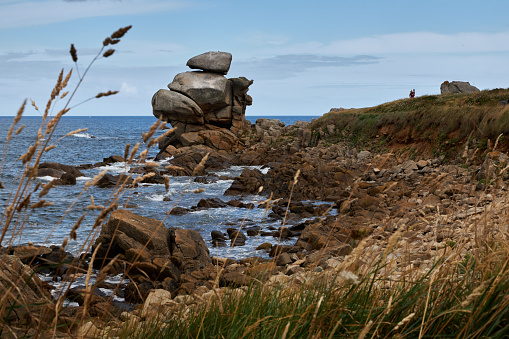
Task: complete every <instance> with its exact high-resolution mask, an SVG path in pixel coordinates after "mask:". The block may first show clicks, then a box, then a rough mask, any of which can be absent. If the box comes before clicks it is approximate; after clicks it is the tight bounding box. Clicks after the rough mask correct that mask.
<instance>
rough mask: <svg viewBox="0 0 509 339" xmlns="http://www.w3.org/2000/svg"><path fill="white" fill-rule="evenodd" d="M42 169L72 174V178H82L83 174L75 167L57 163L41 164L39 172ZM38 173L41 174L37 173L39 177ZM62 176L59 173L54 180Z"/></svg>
mask: <svg viewBox="0 0 509 339" xmlns="http://www.w3.org/2000/svg"><path fill="white" fill-rule="evenodd" d="M43 168H50V169H54V170H57V171H61V172H67V173H70V174H72V175H73V176H74V177H82V176H84V174H83V173H81V171H80V170H78V169H77V168H76V167H74V166H70V165H64V164H59V163H56V162H43V163H42V164H40V165H39V170H41V169H43ZM40 173H41V172H40V171H39V174H38V175H41V174H40ZM62 174H63V173H61V174H60V175H58V176H56V178H60V176H61V175H62ZM52 176H53V175H52Z"/></svg>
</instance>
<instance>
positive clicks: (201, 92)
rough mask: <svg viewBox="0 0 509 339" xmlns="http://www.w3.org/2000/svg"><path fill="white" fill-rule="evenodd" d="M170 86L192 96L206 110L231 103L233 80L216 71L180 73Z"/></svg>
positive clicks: (171, 88)
mask: <svg viewBox="0 0 509 339" xmlns="http://www.w3.org/2000/svg"><path fill="white" fill-rule="evenodd" d="M168 88H169V89H170V90H172V91H175V92H178V93H182V94H184V95H185V96H187V97H189V98H191V99H192V100H193V101H194V102H195V103H197V104H198V106H200V108H201V109H202V110H203V111H206V112H207V111H212V110H215V109H219V108H223V107H226V106H228V105H231V100H232V98H231V95H232V93H231V82H229V81H228V79H226V78H225V77H224V76H222V75H219V74H216V73H207V72H184V73H179V74H177V75H176V76H175V78H174V79H173V81H172V82H171V83H170V84H169V85H168Z"/></svg>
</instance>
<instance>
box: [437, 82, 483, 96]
mask: <svg viewBox="0 0 509 339" xmlns="http://www.w3.org/2000/svg"><path fill="white" fill-rule="evenodd" d="M478 92H480V90H479V89H478V88H477V87H475V86H472V85H470V83H469V82H466V81H452V82H449V81H444V82H443V83H442V84H441V85H440V94H448V93H452V94H456V93H478Z"/></svg>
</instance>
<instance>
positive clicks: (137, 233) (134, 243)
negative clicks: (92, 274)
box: [94, 210, 171, 265]
mask: <svg viewBox="0 0 509 339" xmlns="http://www.w3.org/2000/svg"><path fill="white" fill-rule="evenodd" d="M95 246H100V248H99V250H98V253H97V256H98V258H101V259H104V258H113V257H115V256H116V255H117V254H122V255H125V253H126V252H127V251H129V250H132V249H136V250H144V251H146V252H147V253H148V255H149V256H150V257H167V258H169V257H170V256H171V253H170V250H169V248H168V229H167V228H166V226H165V225H164V224H163V222H162V221H160V220H157V219H152V218H146V217H143V216H139V215H136V214H134V213H133V212H131V211H127V210H116V211H113V212H112V213H111V215H110V219H109V220H108V222H107V223H106V224H105V225H104V226H103V227H102V229H101V233H100V235H99V237H98V238H97V240H96V243H95ZM100 261H102V260H99V261H97V263H96V262H94V264H96V265H98V264H100V263H99V262H100Z"/></svg>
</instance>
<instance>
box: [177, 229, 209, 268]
mask: <svg viewBox="0 0 509 339" xmlns="http://www.w3.org/2000/svg"><path fill="white" fill-rule="evenodd" d="M169 248H170V251H171V254H172V258H173V260H174V263H175V262H176V263H177V266H178V268H179V269H181V270H184V271H188V270H190V271H193V270H198V269H202V268H211V267H212V259H211V258H210V255H209V249H208V248H207V245H206V244H205V241H203V238H202V237H201V235H200V233H198V232H196V231H194V230H184V229H179V228H175V227H172V228H170V229H169Z"/></svg>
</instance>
